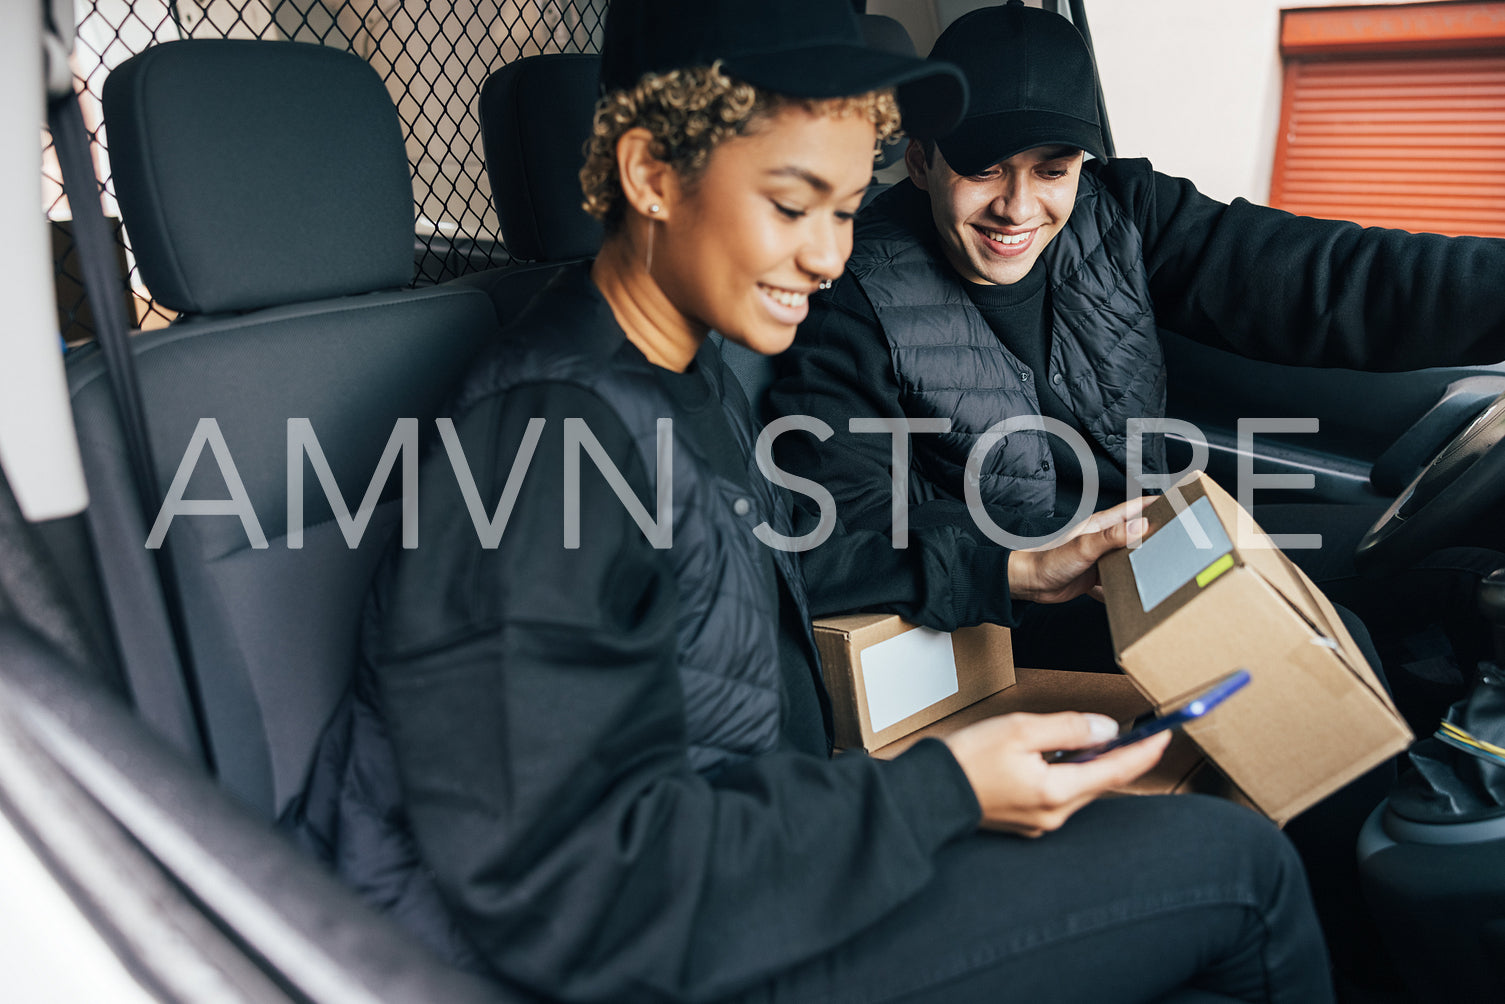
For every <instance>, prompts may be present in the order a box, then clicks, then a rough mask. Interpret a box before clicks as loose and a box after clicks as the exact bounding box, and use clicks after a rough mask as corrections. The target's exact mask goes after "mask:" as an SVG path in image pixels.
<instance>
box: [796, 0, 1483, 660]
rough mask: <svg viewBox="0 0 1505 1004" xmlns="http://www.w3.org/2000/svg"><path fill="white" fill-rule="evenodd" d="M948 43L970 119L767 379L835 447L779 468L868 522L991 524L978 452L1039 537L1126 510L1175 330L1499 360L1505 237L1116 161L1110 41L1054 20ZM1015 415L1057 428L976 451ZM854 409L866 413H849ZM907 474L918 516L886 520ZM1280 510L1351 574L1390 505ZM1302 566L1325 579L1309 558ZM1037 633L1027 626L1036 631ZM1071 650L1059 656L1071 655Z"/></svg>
mask: <svg viewBox="0 0 1505 1004" xmlns="http://www.w3.org/2000/svg"><path fill="white" fill-rule="evenodd" d="M931 58H933V59H944V60H947V61H949V62H952V63H954V64H956V65H958V66H960V67H961V68H962V70H963V72H964V73H965V74H966V76H967V78H968V83H969V85H970V88H971V93H972V97H971V103H970V107H969V109H968V114H967V117H966V119H965V120H964V121H963V122H962V124H961V125H960V126H958V127H957V128H956V129H955V130H953V131H952V132H950V133H949V134H947V135H945V136H942V137H940V138H939V139H938V140H931V139H928V138H923V137H922V138H921V139H920V140H919V141H916V142H911V144H910V145H909V148H908V150H907V152H906V162H907V164H908V168H909V180H908V181H905V182H900V183H899V184H897V185H895V186H894V187H893V188H891V189H890V190H889V191H887V192H885V193H884V194H883V195H881V196H879V197H878V198H877V199H876V200H874V201H873V203H872V204H871V205H870V206H869V207H868V208H867V209H866V210H864V211H863V212H862V214H861V215H860V216H859V217H858V221H857V228H856V242H855V249H854V252H853V254H852V257H851V259H850V261H849V262H848V266H847V271H846V273H845V275H844V276H843V277H842V278H841V279H840V280H838V282H837V283H836V285H835V288H834V289H832V290H831V291H830V293H829V294H827V295H824V296H818V297H814V298H812V300H811V312H810V316H809V318H808V319H807V321H806V322H805V324H804V325H803V326H802V328H801V330H800V334H799V337H798V338H797V339H796V340H795V344H794V348H793V349H792V350H791V351H790V352H788V353H786V354H785V356H784V357H782V358H781V359H780V360H779V362H778V367H779V372H778V377H779V378H778V381H777V382H776V383H775V385H774V388H773V393H772V395H771V404H772V408H773V410H774V411H776V412H778V413H782V414H788V415H811V416H814V417H816V418H819V419H821V420H822V421H824V422H825V423H827V424H828V425H829V426H830V427H831V428H832V429H833V430H834V433H835V434H834V436H833V437H832V438H831V439H830V440H828V441H826V442H824V443H821V442H817V441H816V440H815V439H814V437H810V436H803V435H785V436H782V437H780V439H779V440H778V443H777V446H778V447H779V451H778V460H779V463H780V466H782V467H784V468H786V469H788V470H790V471H791V472H793V473H796V474H800V475H804V476H806V477H809V478H812V479H814V480H815V481H817V482H819V483H820V484H821V485H823V486H824V487H825V488H827V489H828V490H829V491H831V493H832V494H833V495H834V497H835V500H836V503H837V509H838V512H839V513H840V516H841V518H842V520H843V521H844V522H846V523H847V524H848V525H852V526H861V527H885V528H886V527H888V526H889V525H890V523H891V521H893V519H894V517H895V515H900V516H907V520H908V524H909V525H910V526H919V525H925V524H930V523H936V522H942V523H958V522H960V523H965V524H967V525H969V526H970V525H972V524H973V523H974V522H978V520H977V519H976V517H975V516H974V514H973V513H972V512H969V511H968V505H967V501H968V486H967V481H968V473H967V463H968V460H969V457H972V458H973V459H974V460H975V459H981V464H980V469H978V470H977V471H975V474H974V478H973V480H974V488H973V492H974V494H975V495H976V500H975V501H976V502H980V503H981V504H982V506H983V508H984V509H985V511H986V515H987V518H988V519H989V520H991V521H992V522H993V523H995V524H996V525H997V526H998V527H999V528H1001V529H1003V530H1006V531H1009V532H1012V533H1014V534H1017V535H1020V536H1036V535H1039V534H1042V533H1045V532H1048V531H1050V530H1052V529H1055V528H1058V527H1059V526H1061V525H1062V524H1063V523H1065V522H1067V521H1069V520H1070V518H1071V516H1072V514H1073V512H1074V511H1076V510H1077V507H1078V502H1079V500H1081V496H1082V495H1083V494H1086V495H1088V496H1092V497H1091V498H1089V499H1087V500H1086V501H1085V502H1084V505H1083V510H1082V511H1083V512H1090V511H1092V510H1093V509H1100V508H1103V507H1104V506H1107V505H1111V504H1112V503H1113V502H1115V501H1118V500H1121V499H1122V498H1123V497H1124V495H1125V493H1126V492H1127V491H1129V490H1130V487H1131V485H1130V479H1131V478H1132V477H1133V476H1134V475H1135V474H1136V473H1139V472H1142V473H1144V474H1147V475H1156V474H1160V475H1164V474H1165V473H1167V471H1166V461H1165V456H1164V450H1163V446H1162V445H1161V444H1160V443H1159V441H1158V440H1157V438H1156V437H1155V436H1153V435H1145V436H1142V437H1139V436H1136V435H1132V433H1133V432H1134V430H1133V429H1131V428H1130V426H1129V423H1130V422H1131V421H1132V420H1136V419H1158V418H1161V417H1162V416H1163V415H1164V409H1165V370H1164V366H1163V364H1162V358H1161V346H1160V337H1159V333H1158V329H1159V328H1166V329H1169V330H1173V331H1176V332H1179V333H1180V334H1182V335H1185V336H1187V337H1190V338H1193V339H1196V340H1199V341H1201V342H1204V343H1207V344H1210V345H1213V346H1216V347H1218V348H1221V349H1226V350H1230V351H1233V352H1238V353H1240V354H1242V355H1245V356H1249V357H1253V358H1258V359H1265V360H1270V361H1275V362H1281V363H1287V364H1299V365H1320V366H1344V367H1350V368H1358V369H1383V370H1400V369H1413V368H1418V367H1422V366H1429V365H1437V364H1440V363H1444V362H1446V363H1460V362H1488V361H1496V360H1498V359H1500V358H1502V357H1505V296H1501V295H1500V293H1499V282H1500V277H1501V276H1502V275H1505V241H1490V240H1483V239H1479V238H1452V239H1449V238H1444V237H1438V236H1435V235H1420V236H1417V235H1411V234H1406V233H1404V232H1401V231H1383V230H1364V229H1362V228H1360V227H1358V226H1356V225H1354V224H1351V223H1338V222H1331V221H1322V220H1313V219H1307V218H1301V217H1295V216H1291V215H1290V214H1287V213H1284V212H1280V211H1278V210H1273V209H1269V208H1266V207H1262V206H1255V205H1251V204H1249V203H1247V202H1244V201H1243V200H1236V201H1235V202H1234V203H1233V204H1232V205H1224V204H1222V203H1219V202H1217V201H1215V200H1213V199H1210V198H1207V197H1206V196H1204V195H1202V194H1200V193H1199V192H1197V190H1196V189H1195V188H1194V187H1193V186H1192V185H1191V183H1190V182H1187V181H1183V180H1181V179H1176V178H1171V177H1168V176H1166V175H1162V174H1159V173H1157V172H1155V171H1153V170H1152V169H1151V168H1150V166H1149V164H1148V163H1147V162H1145V161H1142V160H1115V161H1108V160H1106V159H1105V158H1104V149H1103V143H1102V138H1101V131H1100V129H1099V126H1098V119H1097V101H1096V87H1095V82H1094V81H1095V77H1094V71H1093V66H1092V57H1091V54H1090V53H1089V51H1088V49H1087V47H1086V45H1085V43H1084V42H1083V41H1082V38H1081V36H1080V35H1079V34H1078V33H1077V31H1076V29H1075V28H1074V27H1072V26H1071V25H1070V23H1069V22H1067V21H1066V20H1064V19H1063V18H1061V17H1059V16H1056V15H1054V14H1051V13H1049V12H1046V11H1043V10H1039V9H1035V8H1027V7H1024V6H1022V5H1018V4H1015V3H1011V4H1009V5H1007V6H1001V7H990V8H985V9H982V10H978V11H974V12H972V13H970V14H968V15H966V16H964V17H962V18H960V19H958V20H957V21H956V22H955V23H954V24H952V25H951V26H950V27H949V28H948V29H947V30H946V31H945V33H943V34H942V36H941V37H940V39H939V40H938V41H937V42H936V45H935V48H934V50H933V51H932V53H931ZM1086 154H1091V155H1092V157H1093V158H1094V160H1092V161H1091V162H1086V157H1085V155H1086ZM1422 332H1425V333H1426V337H1425V338H1422V337H1420V335H1421V333H1422ZM1021 417H1024V418H1028V417H1036V418H1038V417H1043V418H1044V419H1045V420H1047V423H1048V422H1050V420H1055V421H1058V422H1060V423H1062V425H1059V426H1054V430H1055V433H1056V434H1047V433H1045V432H1043V431H1039V430H1038V429H1034V430H1031V429H1025V430H1022V431H1011V432H1010V434H1008V435H1007V437H1006V438H1005V439H1004V441H1003V442H1001V443H997V444H996V445H993V446H992V448H991V449H987V450H986V454H985V456H982V454H983V450H978V451H977V456H976V457H974V456H973V451H974V448H975V447H977V446H978V441H979V438H980V437H981V436H982V435H983V434H984V433H985V432H986V431H987V430H988V429H989V428H990V427H992V426H993V425H994V424H995V423H997V422H999V421H1001V420H1003V419H1008V418H1013V419H1019V418H1021ZM852 419H868V420H869V421H868V422H867V423H859V428H857V429H853V428H852V427H850V426H849V422H850V420H852ZM872 419H884V420H888V422H887V423H886V424H885V423H874V422H872V421H871V420H872ZM899 419H908V420H911V421H912V420H915V419H930V420H940V421H942V422H949V430H948V431H946V432H936V431H934V429H935V425H933V424H932V425H931V426H930V427H929V428H927V427H926V426H925V425H924V424H921V425H918V426H912V427H911V428H912V433H913V434H912V435H911V436H909V437H908V442H907V450H908V457H909V458H910V459H909V462H908V470H907V472H902V473H901V476H900V477H899V478H898V479H896V482H897V483H895V482H893V481H891V473H890V467H891V464H893V463H894V460H895V458H896V457H898V458H900V460H901V461H902V458H903V454H902V453H896V447H905V446H906V444H905V443H903V442H900V443H896V442H895V434H894V433H893V432H892V431H891V429H892V428H893V422H894V420H899ZM885 432H886V433H888V434H875V433H885ZM899 438H900V439H902V438H903V437H899ZM1136 439H1140V440H1141V442H1142V447H1143V456H1142V458H1136V457H1134V456H1133V455H1132V453H1131V451H1132V450H1134V449H1135V448H1136V445H1138V444H1136V443H1135V440H1136ZM1073 440H1074V441H1075V444H1074V445H1075V447H1076V448H1075V449H1074V448H1073ZM984 447H986V444H984ZM1135 460H1138V461H1139V462H1138V463H1137V464H1136V463H1134V461H1135ZM903 473H907V478H906V477H904V476H903ZM891 486H892V487H891ZM894 487H897V488H898V489H899V490H900V491H901V492H902V493H903V494H904V495H905V496H907V504H908V508H907V512H905V511H902V510H901V511H900V512H898V513H895V512H893V511H891V500H892V498H893V496H894V494H895V492H894V490H893V488H894ZM1134 487H1135V488H1136V489H1137V487H1138V486H1134ZM1229 487H1230V488H1232V487H1233V486H1229ZM1084 488H1085V489H1086V491H1085V492H1084ZM1094 489H1095V493H1094ZM973 508H976V505H975V504H974V506H973ZM1279 508H1280V509H1283V510H1287V511H1283V512H1282V511H1276V510H1268V511H1266V510H1262V511H1261V512H1260V514H1259V517H1260V519H1261V520H1262V522H1263V523H1264V524H1265V527H1266V529H1267V530H1270V531H1272V532H1282V531H1283V530H1285V529H1286V525H1285V524H1286V523H1287V522H1289V523H1290V526H1291V528H1297V527H1299V528H1301V529H1305V530H1307V531H1314V530H1315V531H1323V532H1325V533H1326V534H1327V536H1328V537H1329V544H1330V547H1329V548H1328V549H1327V550H1328V551H1329V552H1331V553H1329V554H1328V555H1326V556H1325V557H1324V558H1323V560H1324V561H1325V562H1327V563H1329V564H1332V563H1337V564H1339V565H1341V564H1343V563H1345V562H1346V558H1347V555H1348V554H1349V553H1351V550H1352V545H1353V543H1355V542H1356V539H1357V535H1358V532H1359V531H1362V529H1363V528H1364V526H1367V524H1368V522H1369V520H1370V519H1372V518H1373V515H1374V513H1368V512H1366V513H1362V514H1360V517H1359V519H1360V520H1361V521H1362V522H1360V523H1356V524H1355V525H1351V526H1339V525H1338V524H1336V523H1333V522H1331V520H1332V517H1333V514H1334V510H1335V509H1336V508H1337V507H1320V506H1291V507H1279ZM1291 510H1294V511H1298V512H1300V513H1301V515H1299V516H1298V517H1296V519H1295V520H1292V519H1291V516H1292V513H1291V512H1290V511H1291ZM1343 512H1344V513H1345V514H1351V513H1352V510H1351V509H1344V510H1343ZM1319 514H1321V517H1320V518H1319ZM1353 522H1354V521H1352V520H1350V523H1353ZM1314 523H1315V524H1316V525H1313V524H1314ZM1302 524H1305V525H1302ZM1293 557H1295V558H1296V559H1297V560H1298V561H1303V562H1304V563H1305V564H1306V567H1307V568H1308V571H1309V572H1311V573H1313V574H1314V577H1316V578H1318V579H1319V581H1320V580H1322V579H1324V578H1327V577H1329V576H1328V575H1327V574H1325V572H1326V570H1325V569H1322V568H1321V567H1318V566H1314V563H1313V562H1312V561H1311V558H1312V556H1311V555H1309V554H1303V553H1301V552H1295V553H1294V554H1293ZM1097 621H1099V622H1100V621H1101V618H1100V617H1099V618H1097ZM1097 626H1100V625H1094V627H1097ZM1030 633H1031V632H1030V631H1029V630H1028V629H1026V630H1025V631H1022V632H1020V633H1019V634H1018V635H1017V637H1019V639H1020V641H1021V642H1023V643H1024V644H1026V645H1028V643H1029V635H1030ZM1105 637H1106V635H1105V633H1099V637H1098V638H1096V639H1095V640H1093V641H1092V646H1095V647H1096V648H1097V649H1099V650H1100V649H1101V645H1102V644H1105ZM1053 642H1054V644H1053V651H1054V652H1055V654H1056V656H1057V658H1058V659H1059V658H1060V657H1061V656H1062V655H1063V654H1065V655H1069V654H1070V653H1066V652H1064V651H1063V650H1062V649H1061V647H1060V645H1059V638H1056V639H1053Z"/></svg>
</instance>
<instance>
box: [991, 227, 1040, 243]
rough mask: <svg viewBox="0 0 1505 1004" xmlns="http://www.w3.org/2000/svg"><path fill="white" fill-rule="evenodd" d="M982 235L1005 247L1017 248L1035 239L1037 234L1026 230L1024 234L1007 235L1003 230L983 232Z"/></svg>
mask: <svg viewBox="0 0 1505 1004" xmlns="http://www.w3.org/2000/svg"><path fill="white" fill-rule="evenodd" d="M982 235H983V236H984V237H986V238H987V239H988V240H990V241H993V242H994V243H997V244H1002V245H1003V246H1004V247H1017V246H1019V245H1020V244H1023V243H1025V242H1026V241H1028V240H1029V239H1030V238H1031V237H1033V236H1034V235H1035V232H1034V231H1033V230H1026V231H1025V232H1024V233H1022V234H1006V233H1004V232H1003V231H1001V230H983V231H982Z"/></svg>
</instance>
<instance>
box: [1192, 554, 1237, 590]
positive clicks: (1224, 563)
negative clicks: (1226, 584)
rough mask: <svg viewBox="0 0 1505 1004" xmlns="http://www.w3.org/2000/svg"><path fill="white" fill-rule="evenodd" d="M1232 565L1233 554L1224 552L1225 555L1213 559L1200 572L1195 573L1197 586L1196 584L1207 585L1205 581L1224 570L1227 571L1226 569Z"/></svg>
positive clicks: (1199, 585) (1207, 581)
mask: <svg viewBox="0 0 1505 1004" xmlns="http://www.w3.org/2000/svg"><path fill="white" fill-rule="evenodd" d="M1232 567H1233V555H1231V554H1225V555H1223V556H1222V557H1221V558H1219V559H1218V560H1217V561H1214V562H1213V563H1212V564H1210V565H1208V566H1207V567H1206V568H1204V569H1202V570H1201V571H1200V572H1198V573H1197V586H1198V588H1203V587H1205V586H1206V585H1207V583H1209V582H1211V581H1212V580H1213V579H1215V578H1217V577H1218V576H1219V575H1222V574H1223V573H1224V572H1226V571H1228V569H1230V568H1232Z"/></svg>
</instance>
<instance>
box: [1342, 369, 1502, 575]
mask: <svg viewBox="0 0 1505 1004" xmlns="http://www.w3.org/2000/svg"><path fill="white" fill-rule="evenodd" d="M1502 500H1505V394H1501V395H1500V396H1499V397H1497V398H1495V399H1494V400H1493V401H1491V402H1490V404H1489V407H1487V408H1485V409H1484V410H1483V411H1482V412H1480V413H1479V415H1478V417H1476V418H1475V419H1474V420H1473V421H1472V422H1470V423H1469V424H1468V425H1467V426H1466V427H1465V428H1464V429H1463V431H1462V432H1460V433H1458V434H1457V435H1456V436H1454V437H1453V438H1452V439H1451V440H1450V441H1449V442H1448V444H1447V445H1446V446H1444V447H1443V448H1442V449H1441V450H1440V451H1439V452H1438V453H1437V455H1436V456H1435V457H1433V458H1432V459H1431V460H1429V461H1428V462H1427V464H1426V466H1425V467H1423V468H1422V469H1421V473H1420V474H1418V475H1416V477H1415V478H1414V479H1412V481H1411V483H1410V484H1409V485H1407V486H1406V490H1405V491H1403V492H1401V493H1400V495H1399V497H1397V498H1396V500H1395V501H1394V502H1393V503H1391V505H1390V508H1388V509H1386V510H1385V513H1384V515H1382V516H1381V517H1380V518H1379V520H1378V521H1377V522H1376V523H1375V524H1374V526H1372V527H1370V528H1369V531H1368V532H1367V533H1365V534H1364V539H1363V540H1361V541H1359V546H1358V548H1357V549H1356V550H1355V551H1354V563H1355V564H1356V565H1357V566H1358V567H1359V568H1360V569H1361V570H1363V571H1366V572H1374V571H1395V570H1398V569H1401V568H1404V567H1406V566H1408V565H1410V564H1411V563H1412V562H1414V561H1416V560H1417V559H1419V558H1422V557H1424V556H1425V555H1427V554H1429V553H1430V552H1432V551H1435V550H1437V549H1438V548H1440V547H1445V546H1447V545H1448V544H1450V543H1452V542H1453V538H1454V536H1455V535H1456V534H1457V533H1458V532H1459V531H1460V530H1461V529H1462V528H1464V527H1466V526H1468V525H1470V524H1471V523H1472V522H1473V521H1474V520H1475V519H1477V518H1479V517H1480V516H1482V515H1484V513H1485V512H1486V511H1487V510H1489V509H1490V508H1491V507H1492V506H1495V505H1497V504H1499V503H1500V502H1501V501H1502Z"/></svg>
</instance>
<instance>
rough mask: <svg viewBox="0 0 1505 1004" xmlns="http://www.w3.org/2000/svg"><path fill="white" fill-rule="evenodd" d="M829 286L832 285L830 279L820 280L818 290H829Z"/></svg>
mask: <svg viewBox="0 0 1505 1004" xmlns="http://www.w3.org/2000/svg"><path fill="white" fill-rule="evenodd" d="M831 285H832V282H831V280H830V279H822V280H821V281H820V286H819V287H818V288H819V289H830V288H831Z"/></svg>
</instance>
